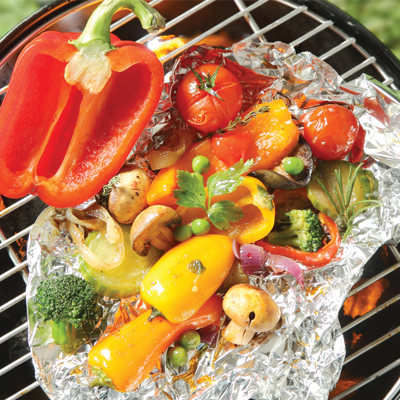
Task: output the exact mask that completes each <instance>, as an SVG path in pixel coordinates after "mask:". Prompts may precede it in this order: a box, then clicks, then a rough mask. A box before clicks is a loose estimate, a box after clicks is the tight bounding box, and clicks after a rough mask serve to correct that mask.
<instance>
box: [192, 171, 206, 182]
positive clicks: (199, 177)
mask: <svg viewBox="0 0 400 400" xmlns="http://www.w3.org/2000/svg"><path fill="white" fill-rule="evenodd" d="M192 175H195V176H197V178H198V179H199V181H200V182H201V183H202V184H203V185H204V176H203V175H200V174H199V173H198V172H192Z"/></svg>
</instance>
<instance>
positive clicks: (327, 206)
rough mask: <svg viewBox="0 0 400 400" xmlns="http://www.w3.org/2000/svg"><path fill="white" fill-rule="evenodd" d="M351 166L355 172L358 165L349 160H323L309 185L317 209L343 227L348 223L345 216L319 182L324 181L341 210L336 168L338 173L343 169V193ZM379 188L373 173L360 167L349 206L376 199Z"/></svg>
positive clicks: (360, 205) (361, 206)
mask: <svg viewBox="0 0 400 400" xmlns="http://www.w3.org/2000/svg"><path fill="white" fill-rule="evenodd" d="M350 168H352V170H353V173H354V171H355V169H356V166H355V165H353V164H351V163H350V162H348V161H323V162H321V163H320V164H318V166H317V168H316V170H315V172H314V173H313V175H312V177H311V181H310V183H309V184H308V185H307V196H308V198H309V199H310V200H311V202H312V204H313V206H314V207H315V208H316V209H317V210H319V211H321V212H323V213H324V214H326V215H328V216H329V217H331V218H332V219H333V220H334V221H335V222H336V224H337V225H338V227H339V228H341V229H343V228H345V227H346V224H345V222H344V221H343V218H342V217H341V216H340V214H339V213H338V212H337V210H336V208H335V206H334V205H333V204H332V202H331V201H330V199H329V197H328V196H327V195H326V193H325V191H324V190H323V189H322V187H321V185H320V184H319V183H318V180H319V181H321V182H322V183H323V185H324V186H325V188H326V189H327V191H328V193H329V195H330V197H331V198H332V200H333V201H334V203H335V204H336V207H337V209H338V210H340V203H339V199H338V196H337V193H336V192H335V190H334V186H335V187H336V189H337V192H338V193H339V196H340V193H341V191H340V190H339V187H338V181H337V179H336V174H335V170H336V171H338V173H339V171H341V177H342V184H343V193H346V190H347V184H348V180H349V173H350ZM377 189H378V181H377V180H376V179H375V177H374V176H373V174H372V173H370V171H364V170H363V169H359V170H358V172H357V177H356V180H355V183H354V187H353V191H352V193H351V200H350V204H349V207H351V206H352V205H353V204H354V203H357V202H359V201H363V200H369V199H374V192H376V191H377ZM368 205H369V203H361V204H358V205H356V206H355V207H354V208H353V210H352V211H353V212H352V213H351V214H354V213H355V212H357V211H360V210H362V209H363V208H365V207H368Z"/></svg>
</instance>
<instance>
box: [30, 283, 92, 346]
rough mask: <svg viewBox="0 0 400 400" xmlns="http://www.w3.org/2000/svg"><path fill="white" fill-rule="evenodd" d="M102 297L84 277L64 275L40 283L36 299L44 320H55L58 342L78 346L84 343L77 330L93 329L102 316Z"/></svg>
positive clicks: (54, 334) (56, 341)
mask: <svg viewBox="0 0 400 400" xmlns="http://www.w3.org/2000/svg"><path fill="white" fill-rule="evenodd" d="M99 298H100V297H99V296H98V295H97V294H96V292H95V291H94V289H93V287H92V286H91V285H90V284H89V283H87V282H86V281H85V280H83V279H82V278H79V277H77V276H74V275H61V276H60V277H53V278H49V279H47V280H45V281H42V282H41V283H40V285H39V287H38V290H37V293H36V300H35V302H36V306H37V311H38V313H39V314H40V316H41V317H42V318H43V320H44V321H51V325H52V336H53V339H54V343H55V344H58V345H62V346H69V347H75V346H78V345H80V344H81V343H82V341H81V340H78V341H76V338H77V337H79V335H78V334H77V332H76V331H84V328H86V330H88V331H89V330H90V329H89V327H90V326H91V325H93V323H95V322H96V321H97V320H98V319H99V316H100V308H99V305H98V303H97V302H98V300H99ZM92 327H93V326H92Z"/></svg>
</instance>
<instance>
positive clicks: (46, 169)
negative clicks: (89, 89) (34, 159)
mask: <svg viewBox="0 0 400 400" xmlns="http://www.w3.org/2000/svg"><path fill="white" fill-rule="evenodd" d="M82 99H83V94H82V93H81V92H80V91H79V90H78V89H77V88H76V87H75V86H71V91H70V94H69V98H68V101H67V104H66V106H65V108H64V109H63V110H62V113H61V115H60V117H59V118H58V121H57V122H56V124H55V126H54V129H53V131H52V132H51V135H50V138H49V141H48V143H47V145H46V148H45V149H44V152H43V154H42V156H41V158H40V162H39V164H38V166H37V169H36V175H37V177H44V178H51V177H52V176H54V175H55V174H56V172H57V171H58V169H59V168H60V166H61V163H62V161H63V160H64V157H65V154H66V153H67V150H68V146H69V144H70V142H71V139H72V135H73V133H74V129H75V125H76V122H77V120H78V116H79V111H80V106H81V103H82Z"/></svg>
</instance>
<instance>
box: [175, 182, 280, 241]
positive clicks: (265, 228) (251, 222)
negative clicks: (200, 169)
mask: <svg viewBox="0 0 400 400" xmlns="http://www.w3.org/2000/svg"><path fill="white" fill-rule="evenodd" d="M221 200H231V201H233V202H234V203H235V205H236V206H237V207H240V208H241V209H242V211H243V213H244V217H243V218H241V219H240V220H239V221H237V222H231V228H230V229H227V230H224V231H222V230H220V229H217V228H216V227H215V226H214V225H212V224H211V230H210V233H214V234H219V235H226V236H229V237H230V238H232V239H236V240H237V241H238V242H239V243H240V244H247V243H254V242H255V241H257V240H260V239H262V238H264V237H265V236H267V235H268V233H269V232H271V230H272V228H273V226H274V223H275V206H274V202H273V201H272V199H271V198H270V197H269V195H268V192H267V191H266V189H265V186H264V184H263V183H262V182H260V181H259V180H258V179H256V178H252V177H249V176H247V177H245V178H244V180H243V182H242V184H241V185H240V186H238V188H237V189H236V190H235V191H234V192H232V193H230V194H226V195H222V196H214V197H213V198H212V200H211V203H212V204H214V203H216V202H217V201H221ZM176 211H177V212H178V214H180V216H181V217H182V224H190V223H191V222H192V221H194V220H195V219H197V218H204V219H208V218H207V214H206V212H205V211H204V210H203V209H201V208H186V207H181V206H180V207H178V208H177V210H176Z"/></svg>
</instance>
